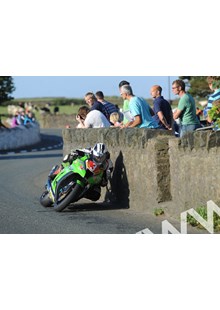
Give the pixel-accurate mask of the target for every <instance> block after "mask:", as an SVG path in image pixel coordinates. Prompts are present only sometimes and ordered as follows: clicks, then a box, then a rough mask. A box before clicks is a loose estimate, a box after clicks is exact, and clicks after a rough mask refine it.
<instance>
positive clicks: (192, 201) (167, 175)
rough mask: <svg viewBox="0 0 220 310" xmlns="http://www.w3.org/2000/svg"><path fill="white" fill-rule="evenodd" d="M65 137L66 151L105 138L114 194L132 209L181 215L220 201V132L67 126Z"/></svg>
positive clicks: (113, 196) (101, 140) (102, 140)
mask: <svg viewBox="0 0 220 310" xmlns="http://www.w3.org/2000/svg"><path fill="white" fill-rule="evenodd" d="M63 140H64V154H66V153H68V152H69V151H70V150H71V149H77V148H83V147H88V146H92V145H94V144H95V143H96V142H104V143H106V144H107V146H108V149H109V151H110V153H111V158H112V160H113V163H114V166H115V169H114V173H113V178H112V182H111V187H112V195H111V198H112V199H113V200H116V201H118V202H119V203H120V204H124V205H125V206H128V207H130V208H132V209H136V210H148V211H149V212H153V210H154V209H155V208H158V207H162V208H165V209H166V211H167V212H168V213H171V214H172V215H177V216H179V214H180V212H181V211H183V210H186V209H189V208H191V207H194V208H196V207H198V206H200V205H201V204H206V202H207V201H208V200H210V199H212V200H214V201H216V202H217V201H218V200H220V173H219V172H220V168H219V167H220V156H219V155H220V154H219V153H220V132H212V131H204V132H202V131H200V132H194V133H190V134H188V135H187V136H186V137H185V138H183V139H179V138H176V137H174V136H172V135H171V133H169V132H167V131H162V130H153V129H151V130H150V129H123V130H121V129H118V128H110V129H65V130H63ZM104 196H105V193H104V194H103V198H104Z"/></svg>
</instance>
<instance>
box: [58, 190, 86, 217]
mask: <svg viewBox="0 0 220 310" xmlns="http://www.w3.org/2000/svg"><path fill="white" fill-rule="evenodd" d="M82 191H83V188H82V187H81V186H80V185H79V184H75V186H74V188H73V189H72V190H71V192H70V193H69V194H68V195H67V196H66V197H65V198H64V199H63V200H61V201H58V202H57V203H55V204H54V210H55V211H57V212H61V211H63V210H64V209H65V208H66V207H67V206H68V205H69V204H70V203H71V202H74V201H77V200H78V197H79V195H80V194H81V192H82Z"/></svg>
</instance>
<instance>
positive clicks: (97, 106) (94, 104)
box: [85, 92, 108, 119]
mask: <svg viewBox="0 0 220 310" xmlns="http://www.w3.org/2000/svg"><path fill="white" fill-rule="evenodd" d="M85 101H86V103H87V104H88V105H89V108H90V111H93V110H98V111H100V112H101V113H103V114H104V115H105V117H106V118H107V119H108V113H107V111H106V109H105V107H104V105H103V104H101V102H98V101H97V99H96V97H95V95H94V94H93V93H90V92H89V93H87V94H86V95H85Z"/></svg>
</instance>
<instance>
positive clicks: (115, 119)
mask: <svg viewBox="0 0 220 310" xmlns="http://www.w3.org/2000/svg"><path fill="white" fill-rule="evenodd" d="M110 123H111V124H113V126H112V127H120V126H121V122H120V115H119V113H118V112H113V113H111V115H110Z"/></svg>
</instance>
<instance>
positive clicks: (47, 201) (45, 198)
mask: <svg viewBox="0 0 220 310" xmlns="http://www.w3.org/2000/svg"><path fill="white" fill-rule="evenodd" d="M40 203H41V205H42V206H43V207H44V208H49V207H52V205H53V201H52V200H51V198H50V196H49V192H48V191H45V192H43V194H42V195H41V197H40Z"/></svg>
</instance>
